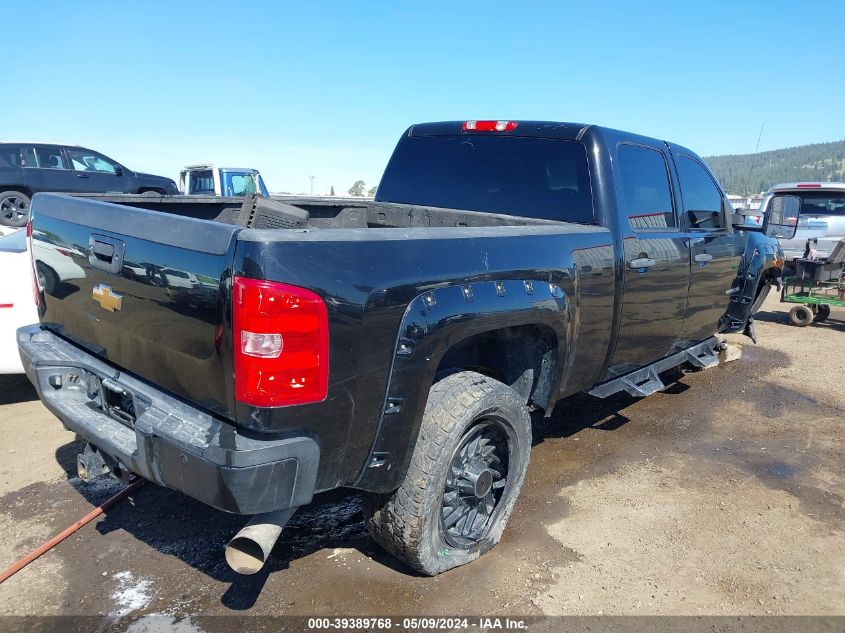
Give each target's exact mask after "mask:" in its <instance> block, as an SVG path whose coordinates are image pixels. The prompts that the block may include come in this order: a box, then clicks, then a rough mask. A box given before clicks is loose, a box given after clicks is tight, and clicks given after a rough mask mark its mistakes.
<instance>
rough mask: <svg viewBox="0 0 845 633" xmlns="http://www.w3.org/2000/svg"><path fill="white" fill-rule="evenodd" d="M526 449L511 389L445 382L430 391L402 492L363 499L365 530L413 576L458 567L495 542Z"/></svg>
mask: <svg viewBox="0 0 845 633" xmlns="http://www.w3.org/2000/svg"><path fill="white" fill-rule="evenodd" d="M530 450H531V419H530V417H529V415H528V409H527V407H526V406H525V404H524V402H523V399H522V398H521V397H520V396H519V394H517V393H516V391H514V390H513V389H511V388H510V387H508V386H507V385H505V384H503V383H501V382H499V381H497V380H494V379H492V378H489V377H487V376H483V375H481V374H477V373H475V372H467V371H462V372H459V373H455V374H452V375H450V376H447V377H446V378H444V379H443V380H441V381H440V382H437V383H435V384H434V386H433V387H432V388H431V392H430V394H429V399H428V403H427V404H426V409H425V414H424V416H423V422H422V426H421V428H420V432H419V437H418V438H417V443H416V446H415V447H414V454H413V457H412V459H411V464H410V466H409V468H408V472H407V474H406V475H405V478H404V481H403V483H402V486H401V487H400V488H399V490H397V491H396V492H395V493H393V494H392V495H388V496H384V495H381V496H373V497H371V498H370V499H369V501H368V504H367V508H366V514H367V529H368V530H369V532H370V534H371V536H372V537H373V538H374V539H375V540H376V541H377V542H378V543H379V544H380V545H382V546H383V547H384V548H385V549H386V550H387V551H389V552H390V553H391V554H393V555H394V556H396V557H397V558H399V559H400V560H402V561H403V562H405V563H406V564H408V565H409V566H410V567H412V568H414V569H415V570H416V571H418V572H420V573H423V574H426V575H429V576H434V575H436V574H439V573H441V572H444V571H446V570H448V569H452V568H453V567H458V566H460V565H465V564H466V563H468V562H470V561H472V560H474V559H476V558H478V557H479V556H480V555H481V554H483V553H484V552H486V551H487V550H489V549H491V548H492V547H493V546H494V545H496V543H498V542H499V539H500V538H501V536H502V532H503V531H504V529H505V525H506V523H507V520H508V517H509V516H510V514H511V511H512V510H513V507H514V504H515V503H516V498H517V496H518V495H519V491H520V489H521V488H522V481H523V479H524V478H525V471H526V469H527V467H528V456H529V452H530Z"/></svg>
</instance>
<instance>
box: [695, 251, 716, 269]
mask: <svg viewBox="0 0 845 633" xmlns="http://www.w3.org/2000/svg"><path fill="white" fill-rule="evenodd" d="M693 259H694V260H695V261H696V262H698V265H699V266H706V265H707V262H709V261H710V260H711V259H713V256H712V255H711V254H710V253H699V254H698V255H696V256H695V257H694V258H693Z"/></svg>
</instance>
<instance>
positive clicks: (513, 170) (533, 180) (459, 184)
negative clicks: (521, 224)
mask: <svg viewBox="0 0 845 633" xmlns="http://www.w3.org/2000/svg"><path fill="white" fill-rule="evenodd" d="M376 200H379V201H385V202H398V203H406V204H421V205H427V206H433V207H447V208H454V209H467V210H470V211H487V212H490V213H505V214H508V215H520V216H526V217H532V218H543V219H550V220H564V221H567V222H579V223H582V224H590V223H592V222H593V200H592V194H591V191H590V177H589V171H588V167H587V153H586V150H585V149H584V146H583V145H582V144H581V143H578V142H575V141H563V140H556V139H545V138H529V137H518V136H498V135H490V136H484V135H480V134H473V135H466V136H422V137H409V138H405V139H403V140H402V141H401V142H400V143H399V146H398V147H397V148H396V151H395V152H394V154H393V157H392V158H391V159H390V163H389V164H388V165H387V169H386V170H385V172H384V176H383V177H382V181H381V184H380V185H379V187H378V192H377V194H376Z"/></svg>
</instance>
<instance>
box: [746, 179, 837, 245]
mask: <svg viewBox="0 0 845 633" xmlns="http://www.w3.org/2000/svg"><path fill="white" fill-rule="evenodd" d="M779 195H790V196H798V197H799V198H801V215H800V216H799V218H798V230H797V231H796V232H795V237H793V238H792V239H791V240H781V241H780V245H781V248H783V252H784V255H785V256H786V260H787V261H792V260H794V259H797V258H800V257H803V255H804V249H805V248H806V245H807V240H809V239H815V240H817V245H816V254H817V256H818V257H829V256H830V253H831V251H833V249H834V248H835V247H836V243H837V242H838V241H839V240H841V239H842V238H845V183H842V182H790V183H784V184H781V185H775V186H774V187H772V188H771V189H769V190H768V191H767V192H766V195H765V197H764V198H763V202H762V204H761V205H760V210H761V211H766V210H767V209H768V208H769V203H770V201H771V200H772V198H774V197H776V196H779Z"/></svg>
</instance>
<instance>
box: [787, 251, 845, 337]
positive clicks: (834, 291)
mask: <svg viewBox="0 0 845 633" xmlns="http://www.w3.org/2000/svg"><path fill="white" fill-rule="evenodd" d="M780 299H781V301H782V302H784V303H794V304H796V305H794V306H792V308H791V309H790V310H789V321H790V322H791V323H792V324H793V325H797V326H798V327H806V326H808V325H810V323H812V322H813V321H827V319H828V318H829V317H830V309H831V308H832V307H838V308H845V238H843V239H841V240H839V241H838V242H837V243H836V246H835V247H834V248H833V252H832V253H831V254H830V256H829V257H827V258H826V259H825V260H824V261H811V260H809V259H798V260H796V261H795V270H794V271H793V272H792V275H791V276H790V277H787V278H785V279H784V280H783V289H782V290H781V295H780Z"/></svg>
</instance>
